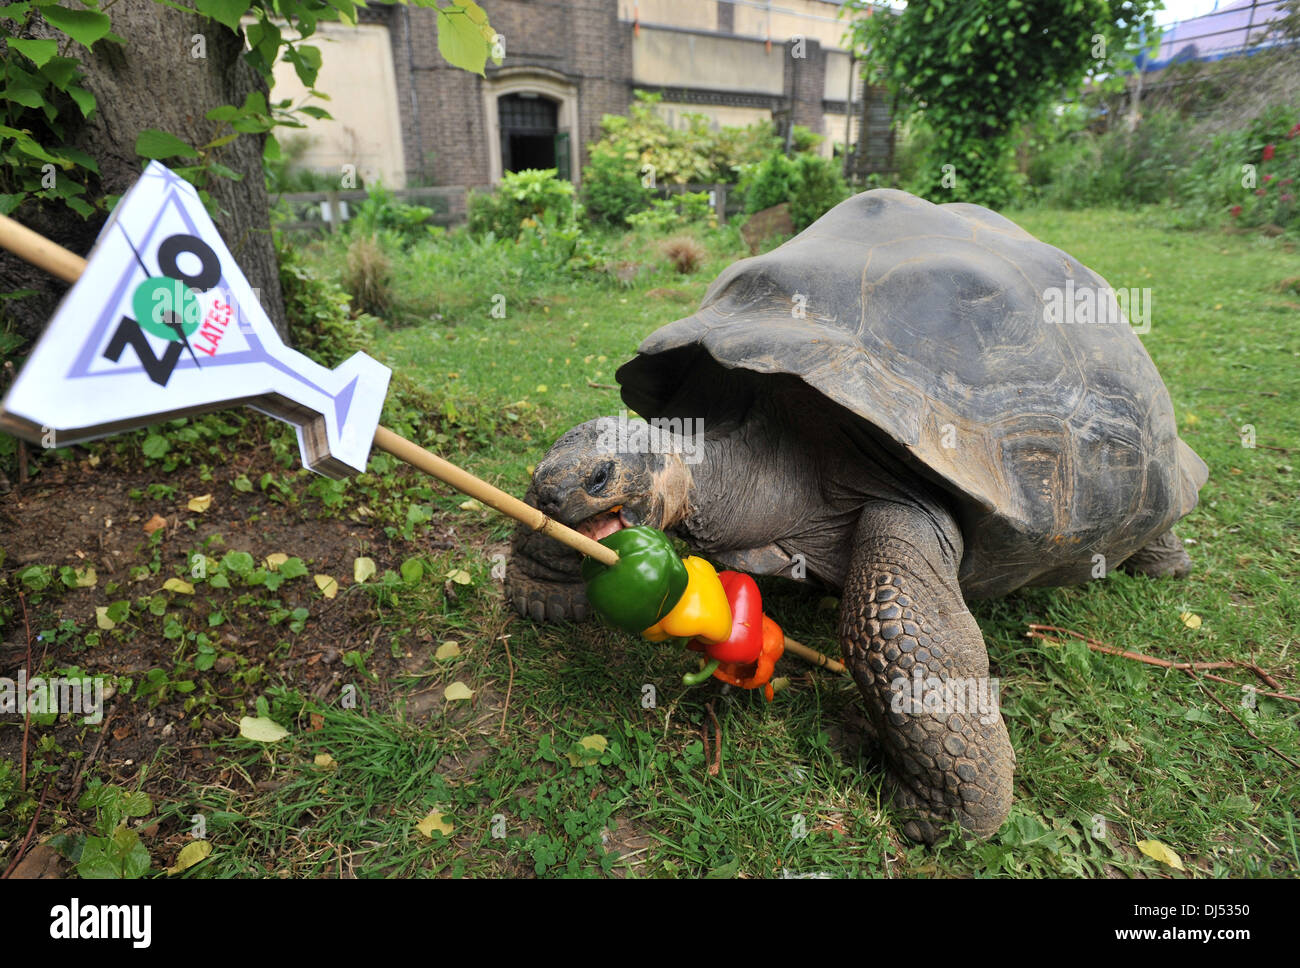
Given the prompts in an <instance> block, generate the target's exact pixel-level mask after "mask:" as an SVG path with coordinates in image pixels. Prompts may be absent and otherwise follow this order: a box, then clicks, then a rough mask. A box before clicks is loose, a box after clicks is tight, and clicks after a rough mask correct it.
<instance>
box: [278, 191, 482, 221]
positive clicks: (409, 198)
mask: <svg viewBox="0 0 1300 968" xmlns="http://www.w3.org/2000/svg"><path fill="white" fill-rule="evenodd" d="M385 193H386V194H389V195H391V196H393V198H394V199H396V200H397V201H399V202H403V203H405V204H407V205H423V206H425V207H427V208H431V209H433V215H432V216H430V218H429V222H430V223H431V224H433V225H443V226H446V225H458V224H460V223H461V222H464V221H465V213H466V205H467V197H468V192H467V190H466V189H465V188H464V186H460V185H456V186H451V187H440V188H397V189H386V190H385ZM369 197H370V193H369V192H367V191H365V190H364V189H357V190H355V191H343V192H285V193H282V194H279V195H273V196H272V197H271V207H272V208H273V209H274V208H276V207H278V206H279V205H280V204H281V203H283V204H285V205H287V206H288V207H289V210H290V213H291V215H292V217H291V218H290V219H289V220H288V221H284V222H279V223H277V228H279V229H280V230H281V231H285V232H324V233H329V232H337V231H338V229H339V227H340V226H341V225H342V224H343V223H344V222H346V221H347V220H348V219H350V218H351V217H352V216H353V215H354V214H355V211H354V210H355V207H356V206H358V205H360V204H361V203H362V202H364V201H365V200H366V199H368V198H369Z"/></svg>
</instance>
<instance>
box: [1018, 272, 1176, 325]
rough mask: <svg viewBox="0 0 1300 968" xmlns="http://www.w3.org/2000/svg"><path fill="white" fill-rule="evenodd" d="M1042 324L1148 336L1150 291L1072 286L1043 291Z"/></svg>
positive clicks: (1070, 284) (1071, 281)
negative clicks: (1130, 330)
mask: <svg viewBox="0 0 1300 968" xmlns="http://www.w3.org/2000/svg"><path fill="white" fill-rule="evenodd" d="M1043 322H1045V323H1054V324H1056V325H1058V326H1060V325H1065V326H1094V325H1100V326H1111V325H1114V326H1123V325H1128V326H1131V327H1132V328H1133V332H1135V333H1149V332H1151V290H1150V289H1112V288H1110V287H1109V286H1087V285H1084V286H1075V284H1074V280H1073V279H1070V280H1067V281H1066V283H1065V287H1064V288H1061V287H1059V286H1051V287H1049V288H1047V289H1044V290H1043Z"/></svg>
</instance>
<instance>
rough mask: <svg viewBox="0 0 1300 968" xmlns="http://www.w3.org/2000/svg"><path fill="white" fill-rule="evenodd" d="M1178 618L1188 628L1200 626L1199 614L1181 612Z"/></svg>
mask: <svg viewBox="0 0 1300 968" xmlns="http://www.w3.org/2000/svg"><path fill="white" fill-rule="evenodd" d="M1178 618H1179V620H1180V621H1181V622H1182V623H1183V624H1184V625H1186V626H1187V627H1188V628H1189V629H1199V628H1200V627H1201V616H1199V615H1197V614H1196V613H1195V612H1183V613H1181V614H1180V615H1179V616H1178Z"/></svg>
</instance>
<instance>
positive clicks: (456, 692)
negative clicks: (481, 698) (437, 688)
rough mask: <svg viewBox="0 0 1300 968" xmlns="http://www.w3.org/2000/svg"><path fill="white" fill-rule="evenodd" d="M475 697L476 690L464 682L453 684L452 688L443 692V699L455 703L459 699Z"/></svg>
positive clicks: (449, 687)
mask: <svg viewBox="0 0 1300 968" xmlns="http://www.w3.org/2000/svg"><path fill="white" fill-rule="evenodd" d="M473 695H474V690H473V689H471V688H470V687H469V686H467V685H465V683H463V682H459V681H457V682H453V683H452V684H451V685H450V686H448V687H447V688H446V689H444V690H443V691H442V698H443V699H445V700H447V702H455V701H456V700H458V699H469V698H470V697H471V696H473Z"/></svg>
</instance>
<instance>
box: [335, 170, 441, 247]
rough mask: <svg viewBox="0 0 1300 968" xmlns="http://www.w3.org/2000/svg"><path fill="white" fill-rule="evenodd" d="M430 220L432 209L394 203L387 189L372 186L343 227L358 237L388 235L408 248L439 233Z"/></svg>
mask: <svg viewBox="0 0 1300 968" xmlns="http://www.w3.org/2000/svg"><path fill="white" fill-rule="evenodd" d="M431 218H433V209H431V208H427V207H425V206H424V205H408V204H406V203H405V202H401V201H398V199H397V197H396V196H394V195H393V193H392V192H390V191H389V190H388V189H386V188H384V187H383V186H382V185H376V186H375V187H374V188H372V189H370V191H369V194H368V195H367V197H366V200H365V201H364V202H362V203H361V204H360V205H359V206H358V207H357V209H356V211H355V213H354V214H353V216H352V217H351V218H350V219H348V220H347V221H346V222H345V223H344V224H343V228H344V231H346V232H347V233H349V234H351V235H356V236H360V237H362V238H371V237H373V236H375V235H377V234H379V233H385V234H387V233H391V234H392V236H393V237H394V238H395V239H397V240H399V241H400V243H401V244H402V245H409V244H410V243H412V242H414V241H416V240H418V239H423V238H428V237H429V235H430V234H431V233H432V234H435V235H436V234H439V233H441V231H442V229H441V228H439V227H438V226H435V225H433V224H431V223H430V222H429V219H431Z"/></svg>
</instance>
